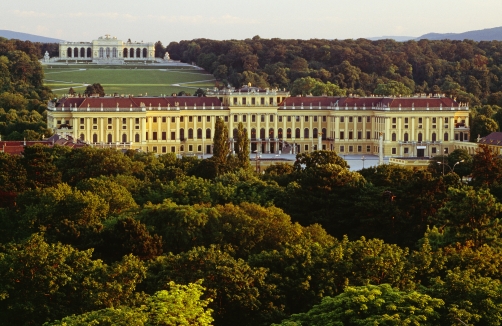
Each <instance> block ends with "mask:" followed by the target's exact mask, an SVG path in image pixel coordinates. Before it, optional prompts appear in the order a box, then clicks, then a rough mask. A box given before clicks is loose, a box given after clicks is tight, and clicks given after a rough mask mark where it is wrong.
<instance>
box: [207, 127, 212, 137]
mask: <svg viewBox="0 0 502 326" xmlns="http://www.w3.org/2000/svg"><path fill="white" fill-rule="evenodd" d="M206 139H211V129H209V128H207V129H206Z"/></svg>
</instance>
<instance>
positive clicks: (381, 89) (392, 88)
mask: <svg viewBox="0 0 502 326" xmlns="http://www.w3.org/2000/svg"><path fill="white" fill-rule="evenodd" d="M373 93H374V94H375V95H383V96H410V95H411V94H412V93H413V91H412V90H411V89H409V88H408V87H406V86H405V85H404V84H403V83H400V82H397V81H389V82H388V83H386V84H378V86H377V88H375V90H374V91H373Z"/></svg>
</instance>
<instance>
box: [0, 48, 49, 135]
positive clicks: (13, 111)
mask: <svg viewBox="0 0 502 326" xmlns="http://www.w3.org/2000/svg"><path fill="white" fill-rule="evenodd" d="M45 48H46V45H43V44H40V43H31V42H22V41H19V40H6V39H4V38H0V136H2V140H23V139H26V140H36V139H41V138H42V137H48V136H50V131H49V130H47V121H46V110H47V101H49V100H50V99H51V97H52V92H51V90H50V89H49V88H47V87H45V86H43V78H44V72H43V69H42V65H41V64H40V62H39V61H38V59H39V58H40V57H41V56H42V54H41V53H42V50H43V49H45Z"/></svg>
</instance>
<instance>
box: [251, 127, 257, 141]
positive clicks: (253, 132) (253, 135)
mask: <svg viewBox="0 0 502 326" xmlns="http://www.w3.org/2000/svg"><path fill="white" fill-rule="evenodd" d="M251 139H252V140H255V139H256V129H255V128H252V129H251Z"/></svg>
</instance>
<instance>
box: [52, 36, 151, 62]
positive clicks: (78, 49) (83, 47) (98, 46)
mask: <svg viewBox="0 0 502 326" xmlns="http://www.w3.org/2000/svg"><path fill="white" fill-rule="evenodd" d="M55 60H77V61H82V62H93V63H100V64H123V63H124V62H126V61H132V62H137V61H141V62H144V61H154V60H155V45H154V43H151V42H149V43H145V42H143V41H141V42H131V41H127V42H123V41H121V40H118V39H117V38H116V37H111V36H110V35H108V34H107V35H105V36H104V37H99V38H98V39H97V40H93V41H91V42H61V43H59V58H55Z"/></svg>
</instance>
